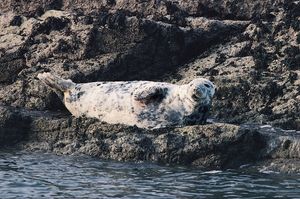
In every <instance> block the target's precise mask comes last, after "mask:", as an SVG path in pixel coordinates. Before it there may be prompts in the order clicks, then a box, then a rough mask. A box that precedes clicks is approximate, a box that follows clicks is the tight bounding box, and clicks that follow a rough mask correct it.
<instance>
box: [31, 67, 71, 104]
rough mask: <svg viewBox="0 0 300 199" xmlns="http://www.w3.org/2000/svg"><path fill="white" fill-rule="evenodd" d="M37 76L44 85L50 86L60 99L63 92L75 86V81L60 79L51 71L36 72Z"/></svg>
mask: <svg viewBox="0 0 300 199" xmlns="http://www.w3.org/2000/svg"><path fill="white" fill-rule="evenodd" d="M37 78H38V79H39V80H41V81H42V82H44V83H45V84H46V85H48V86H50V87H51V89H52V90H53V91H54V92H55V93H56V94H57V95H58V96H59V97H60V99H61V100H62V99H63V93H64V92H66V91H67V90H69V89H71V88H73V87H75V83H74V82H72V81H71V80H69V79H68V80H66V79H62V78H60V77H58V76H57V75H54V74H51V73H40V74H38V76H37Z"/></svg>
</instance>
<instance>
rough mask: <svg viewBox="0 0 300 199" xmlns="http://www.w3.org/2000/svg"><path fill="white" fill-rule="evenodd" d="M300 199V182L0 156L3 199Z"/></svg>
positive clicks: (87, 159)
mask: <svg viewBox="0 0 300 199" xmlns="http://www.w3.org/2000/svg"><path fill="white" fill-rule="evenodd" d="M30 197H31V198H42V197H44V198H300V176H299V175H292V176H291V175H282V174H275V173H272V174H264V173H256V172H246V171H245V170H230V171H210V172H204V171H200V170H197V169H191V168H186V167H167V166H158V165H155V164H146V163H119V162H114V161H103V160H99V159H94V158H90V157H72V156H56V155H51V154H41V153H24V152H7V151H5V152H3V151H2V152H0V198H30Z"/></svg>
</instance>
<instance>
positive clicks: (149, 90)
mask: <svg viewBox="0 0 300 199" xmlns="http://www.w3.org/2000/svg"><path fill="white" fill-rule="evenodd" d="M167 91H168V89H167V88H164V87H160V86H155V85H153V86H146V87H142V88H138V89H137V90H135V91H134V94H133V97H134V99H135V100H137V101H139V102H141V103H144V104H149V103H153V102H160V101H161V100H162V99H163V98H165V96H166V94H167Z"/></svg>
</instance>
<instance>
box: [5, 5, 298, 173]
mask: <svg viewBox="0 0 300 199" xmlns="http://www.w3.org/2000/svg"><path fill="white" fill-rule="evenodd" d="M299 7H300V3H299V1H287V0H268V1H263V2H262V1H248V0H243V1H232V0H222V1H221V0H218V1H207V0H200V1H193V0H191V1H181V0H179V1H173V0H166V1H158V0H149V1H133V0H116V1H115V0H107V1H94V0H90V1H82V0H76V1H68V0H60V1H53V0H44V1H42V2H41V1H30V2H28V1H15V0H4V1H3V3H1V5H0V29H1V31H0V105H2V106H1V107H2V108H1V109H0V111H1V120H0V121H1V122H0V124H1V126H0V132H1V133H0V144H1V145H7V144H8V145H10V144H11V143H17V142H19V141H23V140H24V139H25V138H26V139H27V141H28V144H24V143H23V145H22V146H26V147H27V148H30V149H34V148H35V147H34V146H36V149H39V150H40V149H43V147H42V145H43V144H44V145H43V146H44V147H45V150H49V151H54V152H56V153H68V154H69V153H71V154H73V153H77V152H82V153H86V154H90V155H95V156H99V157H105V158H113V159H119V160H149V161H158V162H166V163H180V164H189V165H190V164H193V165H197V166H203V167H207V168H208V167H211V168H228V167H231V166H237V165H242V164H244V163H246V164H247V162H257V161H262V160H266V159H269V160H270V164H269V166H270V167H272V168H274V169H278V170H284V169H285V168H287V169H286V170H293V171H296V170H297V169H299V164H298V162H297V161H298V160H299V151H300V149H299V144H298V145H297V144H295V145H293V144H283V145H284V146H287V145H288V146H292V147H287V149H285V150H286V153H283V152H284V149H283V148H282V147H281V144H278V143H281V141H276V143H277V145H276V146H277V148H276V147H275V148H276V150H277V149H278V150H279V152H278V153H277V152H274V154H275V155H274V154H273V153H271V152H263V151H264V150H265V149H266V147H267V146H270V143H269V142H270V140H273V141H274V140H276V139H279V140H280V139H283V137H284V136H283V135H282V134H281V133H280V132H283V130H280V129H279V128H278V129H277V128H275V127H280V128H281V129H286V130H291V131H290V132H289V131H285V132H288V133H287V134H288V135H287V136H288V137H291V138H293V137H295V139H296V138H297V136H298V134H297V131H299V130H300V94H299V92H300V90H299V85H300V79H299V75H300V69H299V63H300V49H299V45H300V33H299V29H300V12H299ZM44 71H52V72H55V73H56V74H58V75H60V76H62V77H64V78H71V79H72V80H74V81H75V82H91V81H102V80H104V81H114V80H156V81H168V82H172V83H178V84H180V83H186V82H188V81H190V80H191V79H193V78H194V77H199V76H201V77H206V78H209V79H210V80H212V81H213V82H214V83H215V84H216V86H217V92H216V96H215V99H214V102H213V109H212V111H211V118H212V119H213V120H214V121H218V122H222V124H219V123H217V124H211V125H204V126H189V127H183V128H175V129H162V130H157V131H153V132H152V131H151V132H148V131H145V130H142V129H137V128H134V127H125V126H122V125H114V126H111V125H108V124H102V123H99V122H97V121H94V120H91V119H74V118H70V116H66V114H68V113H67V111H66V109H65V108H64V106H63V104H62V103H61V102H60V100H59V99H58V97H57V96H56V95H55V94H54V93H53V92H52V91H50V90H49V88H47V87H46V86H44V85H43V84H41V83H40V82H39V81H38V80H37V79H36V75H37V74H38V73H40V72H44ZM7 107H10V108H7ZM24 108H25V109H26V111H22V110H23V109H24ZM39 111H40V112H39ZM47 111H51V112H54V113H55V114H52V113H51V114H50V113H49V112H47ZM25 112H26V114H25ZM61 112H62V115H63V116H61V114H60V113H61ZM27 113H28V114H27ZM36 114H37V116H36ZM43 115H44V116H43ZM42 116H43V117H42ZM38 121H40V123H38ZM225 123H228V124H225ZM229 123H230V124H233V125H230V124H229ZM245 123H247V124H248V123H256V124H260V125H271V126H274V129H275V130H274V132H269V131H267V130H266V129H264V130H262V129H259V127H258V126H259V125H257V126H248V127H244V126H245V125H244V124H245ZM42 124H44V127H42V126H43V125H42ZM62 125H65V126H64V127H63V126H62ZM46 127H47V128H46ZM269 128H273V127H269ZM58 129H59V130H58ZM78 129H79V130H78ZM97 129H98V130H97ZM245 129H247V130H245ZM244 131H247V132H250V133H243V132H244ZM51 132H52V133H51ZM60 132H61V133H60ZM63 132H64V133H63ZM79 132H82V133H79ZM86 132H87V133H86ZM183 132H187V134H184V133H183ZM193 132H194V133H193ZM199 132H200V133H199ZM218 132H219V133H218ZM230 132H231V133H233V134H234V135H232V136H233V137H230V136H229V134H230ZM51 134H52V136H53V137H51ZM97 134H99V135H97ZM207 134H212V135H211V136H212V137H209V136H208V135H207ZM241 134H242V137H243V139H245V140H243V141H241V140H239V141H236V139H242V138H241V137H239V136H241ZM221 135H222V136H224V137H222V136H221ZM257 135H258V138H254V137H255V136H257ZM60 136H62V137H60ZM64 136H66V137H64ZM68 136H70V137H68ZM76 136H77V137H76ZM101 136H102V137H101ZM114 136H115V137H114ZM201 136H203V137H201ZM226 136H229V137H230V139H231V140H230V141H229V142H228V143H227V142H226V139H229V138H228V137H226ZM247 136H248V137H247ZM282 136H283V137H282ZM75 137H76V139H78V140H79V141H76V139H75ZM112 137H113V138H112ZM52 138H53V139H55V140H52ZM225 138H226V139H225ZM81 139H82V140H81ZM193 139H195V140H196V141H195V140H193ZM247 139H249V140H247ZM253 139H258V141H259V143H260V145H259V144H258V145H259V146H258V145H256V144H255V143H254V140H253ZM289 139H290V138H289ZM297 139H298V138H297ZM51 140H52V141H51ZM68 140H69V142H70V143H69V144H66V143H67V142H68ZM134 140H135V141H134ZM213 140H214V141H213ZM234 140H235V141H236V142H235V141H234ZM64 142H66V143H64ZM106 142H107V143H106ZM194 142H195V143H197V144H195V143H194ZM247 142H248V143H247ZM252 142H253V143H252ZM274 142H275V141H274ZM59 143H62V144H59ZM114 143H115V144H114ZM117 143H119V144H117ZM199 143H200V144H199ZM201 143H203V144H201ZM205 143H206V145H205ZM209 143H210V144H209ZM229 143H233V144H232V148H230V147H229V148H230V149H229V148H228V147H227V146H229V145H230V146H231V144H229ZM234 143H235V144H234ZM236 143H240V144H241V143H243V144H245V146H248V148H242V146H241V145H243V144H241V145H238V144H236ZM287 143H288V142H287ZM292 143H294V142H292ZM295 143H297V142H295ZM227 144H229V145H227ZM204 145H205V146H204ZM112 146H114V148H113V147H112ZM164 146H165V147H166V148H163V147H164ZM191 146H192V147H191ZM225 146H226V147H225ZM105 147H106V148H105ZM172 147H173V148H172ZM188 147H191V149H189V148H188ZM210 147H211V148H210ZM252 149H257V150H258V152H257V153H253V150H252ZM126 150H127V151H126ZM135 150H136V151H135ZM189 150H191V151H192V152H191V151H189ZM243 150H244V153H245V154H247V157H249V160H246V159H244V156H238V155H237V151H243ZM276 150H275V151H276ZM202 151H205V152H202ZM217 151H218V152H217ZM222 151H223V152H222ZM291 151H293V152H291ZM230 153H232V154H235V155H232V156H230ZM289 153H292V154H293V155H291V154H289ZM297 153H298V155H295V154H297ZM271 154H273V155H271ZM276 154H277V155H276ZM230 157H237V158H230ZM239 157H241V159H239ZM275 160H276V162H277V163H275ZM285 161H286V162H288V161H289V162H290V163H291V162H296V163H295V164H294V163H291V164H289V163H287V165H296V166H290V167H288V166H284V164H280V162H281V163H282V162H285ZM265 162H266V161H265ZM266 164H267V163H266ZM276 165H277V166H276ZM280 165H283V166H280ZM297 165H298V166H297ZM282 168H283V169H282Z"/></svg>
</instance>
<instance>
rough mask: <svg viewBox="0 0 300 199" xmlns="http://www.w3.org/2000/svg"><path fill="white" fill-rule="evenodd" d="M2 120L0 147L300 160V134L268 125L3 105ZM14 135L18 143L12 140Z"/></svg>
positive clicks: (196, 160)
mask: <svg viewBox="0 0 300 199" xmlns="http://www.w3.org/2000/svg"><path fill="white" fill-rule="evenodd" d="M0 119H1V120H0V121H1V127H0V132H1V135H2V136H1V138H2V139H1V142H0V143H2V145H3V143H6V144H9V145H14V144H16V141H19V142H18V147H20V148H22V149H25V150H29V151H44V152H54V153H56V154H68V155H71V154H79V153H80V154H87V155H91V156H95V157H100V158H104V159H114V160H119V161H152V162H157V163H164V164H166V163H167V164H181V165H193V166H195V167H199V168H203V169H227V168H237V167H240V166H242V165H246V164H251V165H256V166H259V168H261V169H266V168H269V169H272V168H274V169H275V166H274V164H277V162H283V161H287V162H291V161H297V160H298V159H299V157H300V153H299V151H300V150H299V147H300V132H296V131H285V130H282V129H279V128H273V127H271V126H268V125H265V126H261V125H242V126H237V125H231V124H224V123H215V124H208V125H195V126H186V127H181V128H163V129H156V130H145V129H139V128H137V127H130V126H125V125H109V124H106V123H101V122H99V121H97V120H95V119H87V118H78V119H76V118H73V117H66V116H65V115H61V114H58V113H51V112H48V113H47V112H41V111H28V110H21V109H19V110H18V111H17V110H14V109H11V108H7V107H1V118H0ZM11 124H13V125H11ZM21 128H22V129H23V132H20V129H21ZM12 133H19V135H18V136H16V135H12ZM20 134H22V136H20ZM8 135H9V136H8ZM15 137H17V138H18V139H16V140H14V142H12V139H14V138H15ZM270 165H271V166H270ZM278 167H280V166H278ZM276 170H279V169H278V168H276ZM280 170H281V171H283V172H293V171H298V170H299V168H298V167H297V166H291V167H280Z"/></svg>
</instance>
